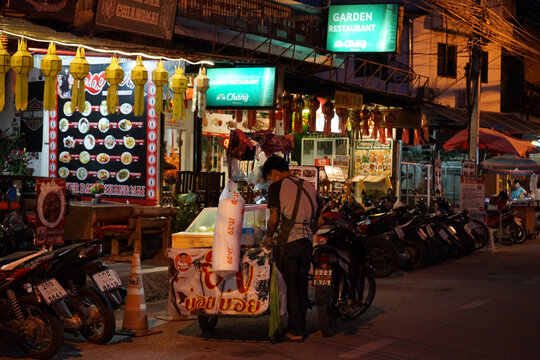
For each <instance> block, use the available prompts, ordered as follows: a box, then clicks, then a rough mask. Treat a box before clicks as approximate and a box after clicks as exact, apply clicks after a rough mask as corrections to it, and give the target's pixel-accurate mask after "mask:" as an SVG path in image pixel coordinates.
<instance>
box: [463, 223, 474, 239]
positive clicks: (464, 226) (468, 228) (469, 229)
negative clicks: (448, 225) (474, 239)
mask: <svg viewBox="0 0 540 360" xmlns="http://www.w3.org/2000/svg"><path fill="white" fill-rule="evenodd" d="M463 228H464V229H465V231H466V232H467V234H469V235H471V236H473V233H472V231H471V228H470V227H469V225H467V224H465V225H463Z"/></svg>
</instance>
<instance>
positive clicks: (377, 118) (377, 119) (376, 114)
mask: <svg viewBox="0 0 540 360" xmlns="http://www.w3.org/2000/svg"><path fill="white" fill-rule="evenodd" d="M371 119H372V120H373V131H372V132H371V138H372V139H377V137H378V136H379V129H380V126H381V119H382V114H381V112H380V111H379V107H378V106H375V109H373V111H372V113H371Z"/></svg>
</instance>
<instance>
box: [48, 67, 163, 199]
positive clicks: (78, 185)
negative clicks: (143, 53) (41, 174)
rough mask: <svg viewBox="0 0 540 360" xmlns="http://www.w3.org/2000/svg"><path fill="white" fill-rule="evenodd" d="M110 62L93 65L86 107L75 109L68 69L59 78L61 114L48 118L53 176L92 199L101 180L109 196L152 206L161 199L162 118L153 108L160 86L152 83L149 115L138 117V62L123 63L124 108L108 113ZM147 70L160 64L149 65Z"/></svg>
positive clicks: (120, 94)
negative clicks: (135, 105) (133, 75)
mask: <svg viewBox="0 0 540 360" xmlns="http://www.w3.org/2000/svg"><path fill="white" fill-rule="evenodd" d="M107 66H108V64H92V65H90V73H89V74H88V76H87V77H86V78H85V79H84V83H85V95H86V104H85V108H84V109H82V111H80V112H79V111H74V110H73V109H72V108H71V84H72V80H71V79H70V74H69V72H68V67H65V68H64V69H63V71H62V73H61V75H60V76H59V79H58V94H59V96H58V102H57V111H53V112H50V114H49V157H50V159H49V160H50V161H49V164H50V166H49V177H58V178H61V179H65V180H66V182H67V184H66V185H67V188H68V189H69V190H70V191H71V192H72V193H73V194H79V195H90V194H91V187H92V185H93V184H95V183H96V182H98V181H99V182H102V183H103V184H104V188H105V192H104V196H105V197H111V198H135V199H140V200H141V201H144V202H147V203H148V204H155V202H156V199H157V172H158V168H157V159H158V155H157V148H158V144H157V141H158V139H157V137H158V131H157V126H158V118H157V115H156V114H155V110H154V102H155V85H154V84H153V83H151V82H149V83H147V85H146V87H145V90H146V99H147V104H146V106H145V111H144V113H143V114H142V116H140V117H135V115H134V114H133V99H134V88H135V86H134V84H133V82H132V81H131V76H130V75H131V69H132V68H133V67H134V66H135V62H134V61H130V62H122V63H120V66H121V67H122V68H123V69H124V80H123V81H122V82H121V84H120V85H119V87H118V100H119V106H118V107H117V111H116V112H115V113H114V114H109V113H108V112H107V105H106V101H105V99H106V96H107V89H108V83H107V81H105V68H106V67H107ZM145 66H146V67H147V69H148V71H151V67H152V66H154V67H155V62H148V63H146V62H145Z"/></svg>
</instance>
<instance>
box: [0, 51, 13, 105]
mask: <svg viewBox="0 0 540 360" xmlns="http://www.w3.org/2000/svg"><path fill="white" fill-rule="evenodd" d="M9 69H11V55H9V53H8V52H7V50H6V48H5V47H4V43H3V42H1V41H0V111H2V110H3V109H4V104H5V102H6V73H7V72H8V71H9Z"/></svg>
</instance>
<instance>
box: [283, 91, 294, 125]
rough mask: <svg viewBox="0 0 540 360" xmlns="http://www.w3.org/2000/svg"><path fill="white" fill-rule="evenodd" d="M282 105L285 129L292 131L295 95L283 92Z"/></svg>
mask: <svg viewBox="0 0 540 360" xmlns="http://www.w3.org/2000/svg"><path fill="white" fill-rule="evenodd" d="M281 107H282V109H283V131H285V132H288V133H290V132H291V131H292V110H293V96H292V95H291V94H289V93H288V92H286V91H285V92H284V93H283V101H282V105H281Z"/></svg>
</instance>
